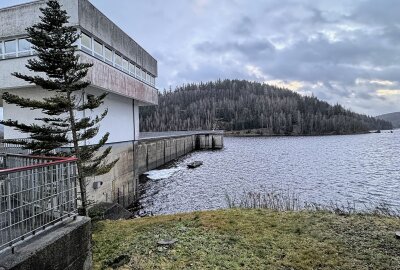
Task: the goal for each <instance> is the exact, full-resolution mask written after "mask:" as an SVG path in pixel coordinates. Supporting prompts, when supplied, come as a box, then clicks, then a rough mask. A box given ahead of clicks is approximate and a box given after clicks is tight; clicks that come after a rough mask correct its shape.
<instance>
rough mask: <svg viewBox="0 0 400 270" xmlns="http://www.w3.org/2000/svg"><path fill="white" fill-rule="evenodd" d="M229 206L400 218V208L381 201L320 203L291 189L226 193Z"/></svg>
mask: <svg viewBox="0 0 400 270" xmlns="http://www.w3.org/2000/svg"><path fill="white" fill-rule="evenodd" d="M225 199H226V203H227V207H228V208H248V209H269V210H273V211H321V212H330V213H335V214H338V215H352V214H370V215H376V216H389V217H398V218H400V209H395V208H393V207H390V206H389V205H387V204H385V203H383V202H380V203H373V202H370V203H364V204H362V205H361V206H359V205H357V204H356V203H355V202H351V201H348V202H346V203H338V202H330V203H329V204H320V203H314V202H306V201H303V200H301V199H300V195H299V194H298V193H296V192H294V191H290V190H272V191H263V192H254V191H251V192H244V193H243V194H241V195H240V196H236V195H230V194H228V193H226V194H225Z"/></svg>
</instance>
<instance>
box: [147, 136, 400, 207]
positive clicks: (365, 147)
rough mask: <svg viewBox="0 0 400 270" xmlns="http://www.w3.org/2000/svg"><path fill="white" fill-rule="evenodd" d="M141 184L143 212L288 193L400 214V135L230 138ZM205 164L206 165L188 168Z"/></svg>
mask: <svg viewBox="0 0 400 270" xmlns="http://www.w3.org/2000/svg"><path fill="white" fill-rule="evenodd" d="M224 144H225V147H224V149H223V150H218V151H201V152H194V153H192V154H190V155H188V156H185V157H184V158H181V159H179V160H177V161H176V162H174V163H172V164H169V165H168V166H167V167H164V168H162V169H159V170H155V171H151V172H149V175H148V176H143V177H142V178H141V198H140V205H141V207H142V210H141V212H144V213H147V214H149V213H152V214H167V213H178V212H188V211H195V210H206V209H218V208H226V207H227V200H226V195H229V196H230V197H237V198H240V196H242V195H243V194H244V193H245V192H268V191H276V190H288V191H290V192H295V193H296V194H297V196H299V198H300V200H301V201H304V202H312V203H319V204H331V203H335V204H343V205H346V204H348V203H351V204H355V206H356V207H357V208H363V207H365V206H366V205H377V204H382V203H384V204H386V205H387V206H389V207H391V208H394V209H400V157H399V155H400V130H395V131H394V132H393V133H388V132H387V131H384V132H383V133H379V134H363V135H346V136H310V137H246V138H235V137H226V138H225V139H224ZM195 160H200V161H203V163H204V164H203V165H202V166H200V167H198V168H196V169H188V168H187V166H186V165H187V164H188V163H190V162H192V161H195Z"/></svg>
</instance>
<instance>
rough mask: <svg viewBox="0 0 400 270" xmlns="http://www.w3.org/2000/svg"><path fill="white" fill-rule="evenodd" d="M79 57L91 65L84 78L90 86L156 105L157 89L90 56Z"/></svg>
mask: <svg viewBox="0 0 400 270" xmlns="http://www.w3.org/2000/svg"><path fill="white" fill-rule="evenodd" d="M79 55H80V59H81V61H82V62H84V63H93V67H91V68H90V69H89V72H88V75H87V77H86V79H88V80H89V81H90V82H91V83H92V86H94V87H98V88H100V89H103V90H107V91H110V92H113V93H116V94H119V95H123V96H126V97H129V98H132V99H135V100H139V101H141V102H144V103H145V104H153V105H156V104H158V92H157V89H155V88H153V87H151V86H149V85H147V84H144V83H143V82H141V81H139V80H138V79H135V78H133V77H131V76H129V75H128V74H126V73H124V72H122V71H120V70H118V69H116V68H114V67H111V66H110V65H108V64H106V63H104V62H102V61H100V60H97V59H96V58H94V57H92V56H89V55H87V54H85V53H82V52H80V53H79Z"/></svg>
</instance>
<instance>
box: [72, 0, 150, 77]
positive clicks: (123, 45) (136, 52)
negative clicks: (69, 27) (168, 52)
mask: <svg viewBox="0 0 400 270" xmlns="http://www.w3.org/2000/svg"><path fill="white" fill-rule="evenodd" d="M74 1H76V0H74ZM78 10H79V25H80V27H81V28H82V29H85V30H86V31H88V32H89V33H92V34H93V35H94V36H95V37H97V38H98V39H100V40H102V41H103V42H104V43H105V44H108V45H109V46H111V47H113V48H114V49H115V50H117V51H119V52H120V53H122V54H123V55H125V56H126V57H128V58H130V59H131V60H132V61H134V62H136V63H137V64H139V65H140V66H142V67H143V68H144V69H145V70H146V71H148V72H149V73H151V74H152V75H154V76H155V77H157V61H156V60H155V59H154V58H153V57H152V56H151V55H150V54H149V53H147V52H146V51H145V50H144V49H143V48H142V47H141V46H140V45H138V44H137V43H136V42H135V41H134V40H133V39H132V38H131V37H130V36H129V35H127V34H126V33H125V32H124V31H122V30H121V29H120V28H119V27H118V26H116V25H115V24H114V23H113V22H112V21H111V20H110V19H108V18H107V17H106V16H104V15H103V13H101V12H100V11H99V10H98V9H97V8H96V7H95V6H93V5H92V4H91V3H90V2H89V1H87V0H79V9H78Z"/></svg>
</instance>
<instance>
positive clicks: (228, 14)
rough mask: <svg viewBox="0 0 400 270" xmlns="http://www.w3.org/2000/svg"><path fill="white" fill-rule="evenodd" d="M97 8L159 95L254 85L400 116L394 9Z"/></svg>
mask: <svg viewBox="0 0 400 270" xmlns="http://www.w3.org/2000/svg"><path fill="white" fill-rule="evenodd" d="M22 2H28V1H23V0H1V2H0V7H4V6H8V5H11V4H18V3H22ZM91 2H92V3H93V4H94V5H95V6H96V7H97V8H98V9H100V10H101V11H102V12H103V13H104V14H106V15H107V16H108V17H109V18H110V19H111V20H113V21H114V22H115V23H116V24H117V25H118V26H120V27H121V28H122V29H123V30H124V31H125V32H126V33H128V34H129V35H130V36H131V37H133V38H134V39H135V40H136V41H137V42H138V43H139V44H141V45H142V46H143V47H144V48H145V49H146V50H147V51H148V52H149V53H151V54H152V55H153V56H154V57H155V58H156V59H157V60H158V67H159V78H158V79H157V86H158V88H159V89H160V90H163V89H164V88H169V87H170V86H171V87H172V88H174V87H175V86H177V85H181V84H183V83H188V82H200V81H208V80H215V79H218V78H221V79H224V78H229V79H236V78H237V79H249V80H254V81H260V82H267V83H270V84H276V85H280V86H284V87H287V88H289V89H292V90H294V91H297V92H299V93H302V94H311V93H313V94H314V95H315V96H317V97H319V98H321V99H323V100H326V101H328V102H330V103H336V102H339V103H340V104H342V105H344V106H345V107H347V108H351V109H353V110H355V111H357V112H361V113H366V114H370V115H377V114H381V113H387V112H393V111H400V1H398V0H379V1H376V0H351V1H349V0H329V1H328V0H326V1H323V0H322V1H321V0H320V1H315V0H297V1H296V0H264V1H262V0H257V1H256V0H218V1H216V0H168V1H166V0H146V1H141V0H118V1H115V0H91Z"/></svg>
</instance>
